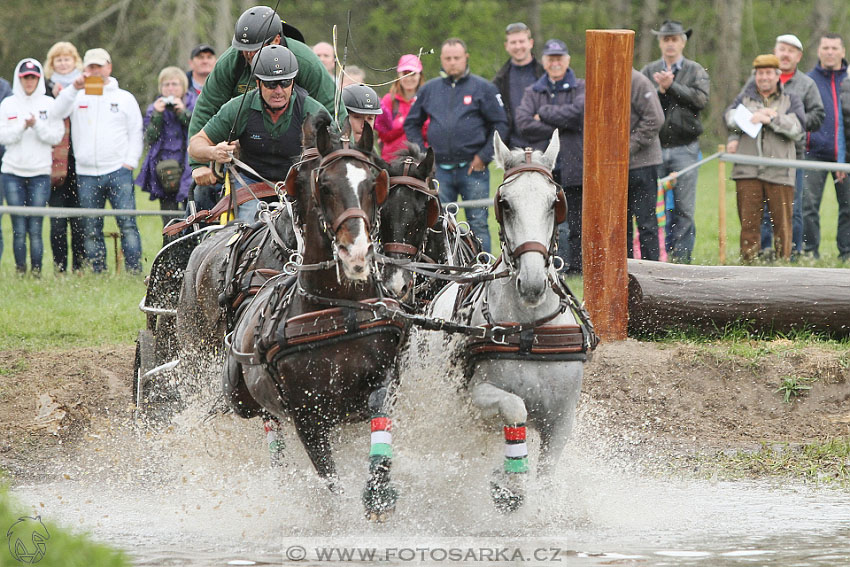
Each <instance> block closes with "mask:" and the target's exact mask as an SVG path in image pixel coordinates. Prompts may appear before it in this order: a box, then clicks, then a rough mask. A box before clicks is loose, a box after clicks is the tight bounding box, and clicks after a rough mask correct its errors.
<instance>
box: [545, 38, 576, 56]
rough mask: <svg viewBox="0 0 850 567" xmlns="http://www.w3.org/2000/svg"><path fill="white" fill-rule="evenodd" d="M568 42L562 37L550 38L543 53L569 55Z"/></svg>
mask: <svg viewBox="0 0 850 567" xmlns="http://www.w3.org/2000/svg"><path fill="white" fill-rule="evenodd" d="M569 54H570V52H569V51H567V44H566V43H564V42H563V41H561V40H560V39H550V40H547V41H546V43H545V44H543V55H569Z"/></svg>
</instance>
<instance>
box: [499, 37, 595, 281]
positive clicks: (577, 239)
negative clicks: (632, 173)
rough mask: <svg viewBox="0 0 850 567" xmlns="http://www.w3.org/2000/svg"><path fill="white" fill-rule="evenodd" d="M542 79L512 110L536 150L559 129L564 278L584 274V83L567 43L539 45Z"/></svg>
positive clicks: (555, 41)
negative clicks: (573, 65)
mask: <svg viewBox="0 0 850 567" xmlns="http://www.w3.org/2000/svg"><path fill="white" fill-rule="evenodd" d="M543 68H544V69H545V71H546V74H545V75H543V76H542V77H540V78H539V79H537V81H536V82H535V83H533V84H532V85H531V86H529V87H527V88H526V89H525V93H524V94H523V95H522V103H520V105H519V108H518V109H517V111H516V116H515V119H516V126H517V129H518V130H519V132H520V134H521V135H522V136H523V137H524V138H525V139H526V140H528V141H529V143H530V144H531V145H532V146H533V147H534V148H535V149H538V150H545V149H546V146H547V145H548V140H549V139H550V138H551V137H552V132H554V131H555V130H558V133H559V137H560V141H561V151H560V152H558V165H557V167H556V168H555V170H556V171H555V173H556V175H557V177H556V178H557V179H558V180H559V182H560V184H561V185H562V186H563V187H564V194H565V195H566V197H567V220H566V221H565V222H564V223H563V224H562V225H561V227H560V228H559V232H558V255H559V256H560V257H561V259H563V260H564V263H565V264H566V265H567V273H568V274H570V275H577V274H580V273H581V270H582V255H581V200H582V181H583V180H582V176H583V171H582V167H583V163H582V159H583V154H584V99H585V85H584V79H579V78H578V77H576V74H575V72H573V70H572V69H570V53H569V51H568V50H567V44H566V43H564V42H563V41H561V40H560V39H550V40H548V41H547V42H546V44H545V45H544V46H543Z"/></svg>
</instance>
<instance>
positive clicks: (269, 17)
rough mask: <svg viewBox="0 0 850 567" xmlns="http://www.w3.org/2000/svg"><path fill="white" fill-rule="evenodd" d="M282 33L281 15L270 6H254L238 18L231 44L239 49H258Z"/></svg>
mask: <svg viewBox="0 0 850 567" xmlns="http://www.w3.org/2000/svg"><path fill="white" fill-rule="evenodd" d="M282 34H283V23H282V22H281V21H280V16H278V15H277V14H276V13H275V11H274V10H273V9H271V8H269V7H268V6H254V7H253V8H248V9H247V10H245V11H244V12H242V15H241V16H239V19H238V20H236V30H235V31H234V33H233V42H232V43H231V45H233V48H234V49H237V50H239V51H256V50H258V49H260V48H261V47H262V46H263V45H264V44H265V43H267V42H269V41H271V40H273V39H274V38H275V37H277V36H278V35H282Z"/></svg>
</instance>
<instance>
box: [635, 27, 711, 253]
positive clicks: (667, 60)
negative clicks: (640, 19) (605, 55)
mask: <svg viewBox="0 0 850 567" xmlns="http://www.w3.org/2000/svg"><path fill="white" fill-rule="evenodd" d="M652 33H653V34H655V35H657V36H658V46H659V47H660V48H661V59H658V60H657V61H653V62H652V63H649V64H648V65H646V66H645V67H644V68H643V69H641V72H642V73H643V74H644V75H646V77H647V78H648V79H649V80H650V81H652V83H653V85H654V86H655V88H656V89H657V91H658V98H659V99H660V100H661V107H662V108H663V109H664V125H663V126H662V127H661V132H659V134H658V137H659V138H660V139H661V155H662V159H663V163H662V164H661V165H660V166H659V168H658V175H660V176H665V175H668V174H670V173H673V172H674V171H680V170H682V169H684V168H685V167H687V166H689V165H692V164H694V163H696V162H697V161H698V160H699V136H700V134H702V123H701V122H700V119H699V113H700V112H701V111H702V109H703V108H705V105H706V104H708V90H709V81H708V73H707V72H706V70H705V69H704V68H703V66H702V65H700V64H699V63H697V62H695V61H691V60H689V59H686V58H685V57H684V56H683V55H682V54H683V53H684V50H685V45H686V44H687V42H688V38H689V37H691V30H690V29H687V30H686V29H685V28H684V26H683V25H682V23H681V22H676V21H673V20H667V21H665V22H664V23H663V24H662V25H661V27H660V28H659V29H658V30H652ZM696 198H697V170H696V169H694V170H691V171H688V172H686V173H684V174H682V175H680V176H678V177H677V178H676V185H675V187H674V188H673V209H672V210H668V211H667V214H668V219H667V235H666V236H667V242H666V244H667V246H666V248H667V253H668V255H669V257H670V258H671V260H673V261H674V262H682V263H690V261H691V253H692V252H693V249H694V242H695V240H696V229H695V226H694V211H695V209H696Z"/></svg>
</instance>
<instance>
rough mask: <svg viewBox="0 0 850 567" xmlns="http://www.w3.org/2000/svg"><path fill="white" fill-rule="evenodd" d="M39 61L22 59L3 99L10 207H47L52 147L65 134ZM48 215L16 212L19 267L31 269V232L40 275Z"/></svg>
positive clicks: (0, 117)
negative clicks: (43, 230)
mask: <svg viewBox="0 0 850 567" xmlns="http://www.w3.org/2000/svg"><path fill="white" fill-rule="evenodd" d="M43 74H44V73H43V72H42V68H41V63H39V62H38V61H36V60H35V59H23V60H21V61H20V62H19V63H18V64H17V66H16V67H15V75H14V82H13V84H12V96H10V97H8V98H5V99H3V102H0V144H2V145H4V146H6V153H5V154H4V155H3V165H2V167H0V171H2V173H3V187H4V189H5V190H6V202H7V203H8V204H9V205H10V206H28V207H44V206H46V205H47V200H48V199H49V198H50V170H51V168H52V165H53V152H52V150H51V148H52V146H53V145H55V144H58V143H59V142H60V141H61V140H62V136H63V135H64V134H65V125H64V124H63V122H62V120H61V119H60V118H59V117H58V116H54V115H53V99H52V98H50V97H48V96H47V95H45V87H44V77H43ZM43 220H44V217H37V216H36V217H31V216H23V215H12V235H13V246H12V249H13V251H14V254H15V267H16V269H17V271H18V273H20V274H24V273H26V271H27V243H26V240H27V235H29V241H30V263H31V266H32V273H33V275H34V276H36V277H38V276H39V275H40V274H41V258H42V255H43V254H44V245H43V243H42V239H41V225H42V221H43Z"/></svg>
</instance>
